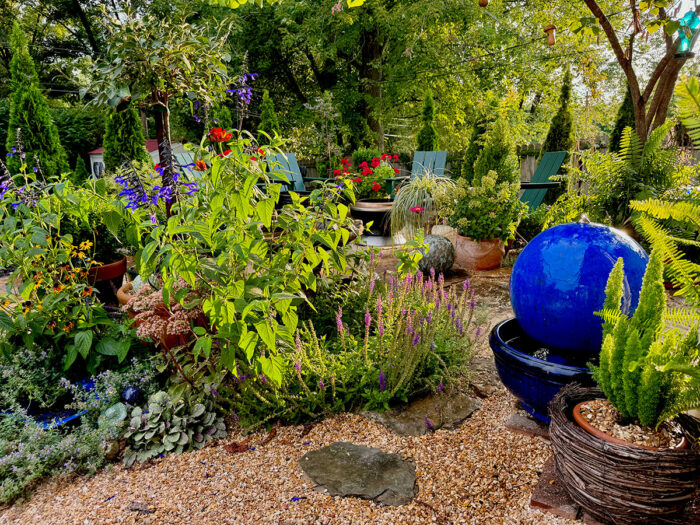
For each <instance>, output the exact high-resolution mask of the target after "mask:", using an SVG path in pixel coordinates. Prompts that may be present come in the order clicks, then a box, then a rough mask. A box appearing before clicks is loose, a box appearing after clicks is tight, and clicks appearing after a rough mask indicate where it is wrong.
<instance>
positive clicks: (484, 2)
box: [479, 0, 489, 7]
mask: <svg viewBox="0 0 700 525" xmlns="http://www.w3.org/2000/svg"><path fill="white" fill-rule="evenodd" d="M487 5H489V0H479V6H480V7H486V6H487Z"/></svg>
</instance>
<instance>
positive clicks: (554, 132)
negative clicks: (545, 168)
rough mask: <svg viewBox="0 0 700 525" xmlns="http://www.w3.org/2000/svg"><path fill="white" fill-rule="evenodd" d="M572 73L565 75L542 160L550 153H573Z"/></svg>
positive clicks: (543, 149) (543, 148)
mask: <svg viewBox="0 0 700 525" xmlns="http://www.w3.org/2000/svg"><path fill="white" fill-rule="evenodd" d="M570 102H571V72H570V71H568V70H567V71H566V73H565V74H564V83H563V84H562V86H561V97H560V98H559V109H558V110H557V112H556V113H555V114H554V117H553V118H552V123H551V124H550V126H549V132H547V137H546V138H545V139H544V144H543V145H542V151H541V152H540V158H541V157H542V155H543V154H544V153H546V152H548V151H571V150H572V149H573V147H574V133H573V131H574V117H573V115H572V113H571V106H570Z"/></svg>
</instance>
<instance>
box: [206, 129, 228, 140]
mask: <svg viewBox="0 0 700 525" xmlns="http://www.w3.org/2000/svg"><path fill="white" fill-rule="evenodd" d="M232 138H233V133H231V132H229V131H226V130H225V129H221V128H213V129H211V130H210V131H209V140H211V141H212V142H226V141H229V140H231V139H232Z"/></svg>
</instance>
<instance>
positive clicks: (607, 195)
mask: <svg viewBox="0 0 700 525" xmlns="http://www.w3.org/2000/svg"><path fill="white" fill-rule="evenodd" d="M671 127H673V122H667V123H665V124H663V125H662V126H659V127H658V128H656V129H655V130H654V131H652V132H651V134H650V135H649V138H648V139H647V141H646V142H645V143H644V144H642V142H641V140H640V139H639V137H637V135H636V133H635V132H634V130H633V129H632V128H626V129H625V131H624V132H623V134H622V138H621V142H620V144H621V145H620V152H619V153H589V154H587V155H584V157H583V165H584V166H585V170H583V169H580V168H579V169H570V170H568V173H567V174H566V175H563V176H559V177H556V178H557V179H559V180H563V181H565V182H566V184H567V192H566V193H564V194H563V195H562V196H561V197H559V199H557V202H555V203H554V205H553V206H552V208H551V210H550V213H548V215H547V221H546V226H547V227H549V226H553V225H554V224H559V223H561V222H570V221H571V220H578V218H579V216H580V214H581V213H583V212H585V213H586V214H587V215H588V217H589V218H590V219H591V220H592V221H594V222H601V223H607V224H613V225H621V224H623V223H624V222H625V221H626V220H627V219H628V218H629V217H630V209H629V204H630V201H632V200H642V199H648V198H650V197H651V198H653V197H660V196H661V195H663V194H664V193H665V192H667V191H669V190H671V189H674V188H677V187H678V186H681V185H683V184H687V183H688V182H689V177H688V172H687V171H686V170H683V169H679V168H680V152H679V151H678V150H677V149H674V148H671V147H666V146H664V140H665V138H666V135H668V132H669V131H670V129H671ZM584 192H585V193H584Z"/></svg>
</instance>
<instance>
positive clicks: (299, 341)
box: [294, 330, 301, 352]
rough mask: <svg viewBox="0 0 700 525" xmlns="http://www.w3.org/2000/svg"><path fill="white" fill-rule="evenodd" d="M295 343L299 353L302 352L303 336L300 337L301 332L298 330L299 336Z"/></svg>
mask: <svg viewBox="0 0 700 525" xmlns="http://www.w3.org/2000/svg"><path fill="white" fill-rule="evenodd" d="M294 343H295V344H296V347H297V352H301V336H300V335H299V330H297V336H296V338H295V339H294Z"/></svg>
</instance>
